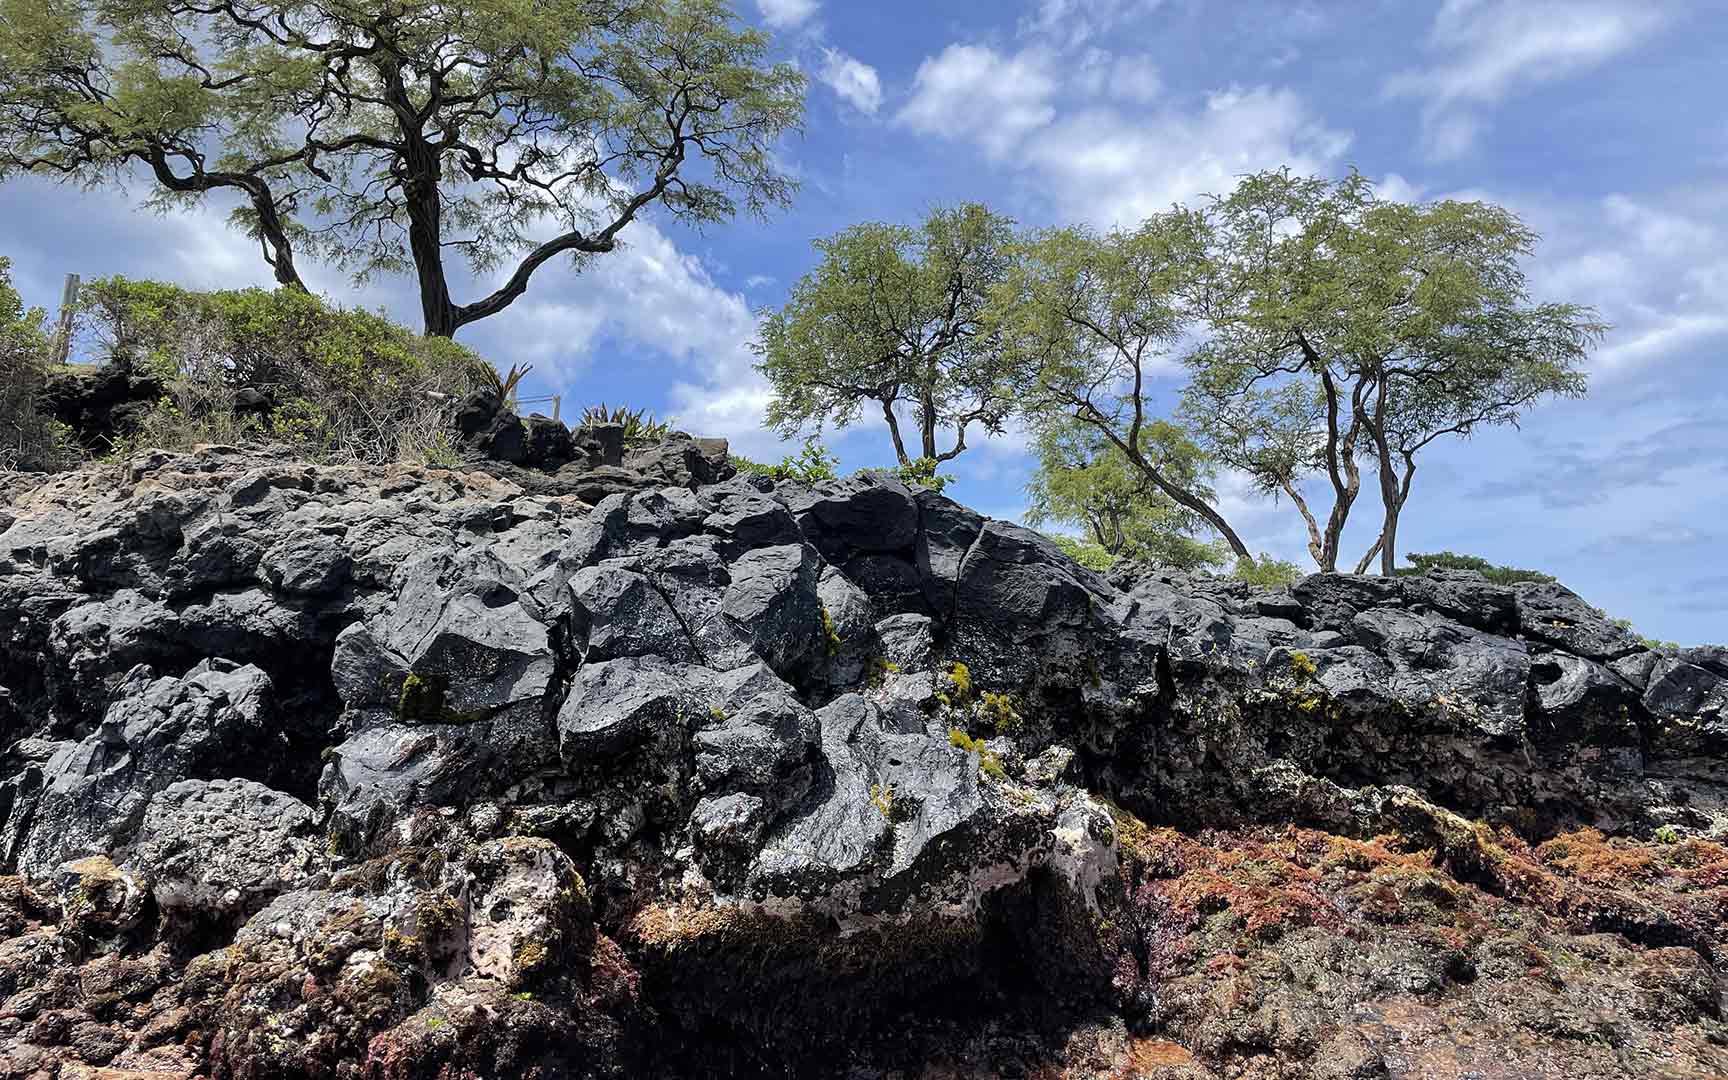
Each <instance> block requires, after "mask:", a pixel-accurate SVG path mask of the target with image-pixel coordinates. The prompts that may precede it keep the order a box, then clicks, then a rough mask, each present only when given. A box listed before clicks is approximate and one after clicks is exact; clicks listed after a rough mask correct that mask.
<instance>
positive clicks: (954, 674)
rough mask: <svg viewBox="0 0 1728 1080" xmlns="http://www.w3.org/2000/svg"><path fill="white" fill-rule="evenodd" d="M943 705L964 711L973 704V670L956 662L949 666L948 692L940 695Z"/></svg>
mask: <svg viewBox="0 0 1728 1080" xmlns="http://www.w3.org/2000/svg"><path fill="white" fill-rule="evenodd" d="M939 696H940V697H941V698H942V704H944V705H949V706H952V707H953V708H956V709H964V708H965V707H966V706H967V705H969V704H971V702H972V669H971V668H969V667H967V666H966V665H965V664H963V663H961V662H960V661H958V660H956V661H954V662H953V663H952V664H950V665H949V666H948V691H947V692H946V693H944V694H941V695H939Z"/></svg>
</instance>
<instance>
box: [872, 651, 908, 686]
mask: <svg viewBox="0 0 1728 1080" xmlns="http://www.w3.org/2000/svg"><path fill="white" fill-rule="evenodd" d="M899 672H900V665H899V664H896V663H895V662H894V661H892V660H886V659H884V658H882V657H880V656H872V657H871V658H870V661H869V663H867V664H865V665H864V681H865V682H866V683H868V684H869V686H870V689H872V690H879V689H881V687H882V684H883V683H885V682H887V681H888V676H890V675H897V674H899Z"/></svg>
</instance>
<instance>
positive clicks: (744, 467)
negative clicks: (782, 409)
mask: <svg viewBox="0 0 1728 1080" xmlns="http://www.w3.org/2000/svg"><path fill="white" fill-rule="evenodd" d="M732 464H733V465H736V466H737V467H738V471H739V472H741V473H752V474H754V475H756V476H766V477H768V478H769V479H770V480H778V481H786V480H790V481H794V482H796V483H800V484H819V483H821V482H822V481H824V480H833V479H836V478H837V477H838V476H839V473H837V472H835V471H834V467H835V466H836V465H838V464H840V459H839V458H838V457H835V456H834V455H833V454H830V453H829V452H828V448H827V447H826V446H823V445H822V444H821V443H820V442H817V441H816V437H815V436H814V435H812V436H811V437H810V438H808V439H805V440H804V449H802V450H800V451H799V452H798V453H797V455H796V456H792V455H788V456H787V457H784V458H782V459H781V460H780V464H778V465H767V464H764V463H762V462H760V461H751V460H750V459H749V458H744V457H739V456H738V455H737V454H733V455H732Z"/></svg>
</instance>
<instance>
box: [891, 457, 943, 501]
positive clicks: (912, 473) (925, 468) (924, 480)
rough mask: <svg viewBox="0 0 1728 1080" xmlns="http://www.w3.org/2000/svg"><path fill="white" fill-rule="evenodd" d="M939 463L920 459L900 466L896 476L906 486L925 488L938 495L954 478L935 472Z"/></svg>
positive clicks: (931, 458)
mask: <svg viewBox="0 0 1728 1080" xmlns="http://www.w3.org/2000/svg"><path fill="white" fill-rule="evenodd" d="M939 466H940V463H939V462H938V461H937V460H936V459H935V458H933V457H921V458H919V459H917V460H916V461H914V462H912V463H911V464H910V465H902V466H900V468H899V469H898V470H896V475H898V476H899V477H900V479H901V480H902V481H903V482H904V483H907V484H910V485H912V486H915V487H926V488H929V489H930V490H931V491H934V492H936V493H937V494H938V495H940V494H941V493H942V492H943V490H944V489H946V488H947V487H948V485H949V484H951V483H953V482H954V477H952V476H950V475H948V474H947V473H939V472H937V471H936V470H937V468H938V467H939Z"/></svg>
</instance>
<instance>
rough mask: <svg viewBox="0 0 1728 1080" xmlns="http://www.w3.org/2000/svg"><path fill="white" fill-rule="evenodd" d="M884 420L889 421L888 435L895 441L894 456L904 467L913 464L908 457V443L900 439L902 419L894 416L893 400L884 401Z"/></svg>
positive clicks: (886, 399) (885, 399)
mask: <svg viewBox="0 0 1728 1080" xmlns="http://www.w3.org/2000/svg"><path fill="white" fill-rule="evenodd" d="M882 418H883V419H884V420H886V421H888V434H889V435H890V436H891V437H893V439H894V456H895V457H896V458H898V459H899V461H900V464H901V465H902V466H905V465H910V464H912V461H911V459H910V458H908V457H907V456H906V443H905V441H904V440H902V439H901V438H900V419H899V418H898V417H896V416H895V415H894V399H893V398H884V399H883V400H882Z"/></svg>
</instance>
